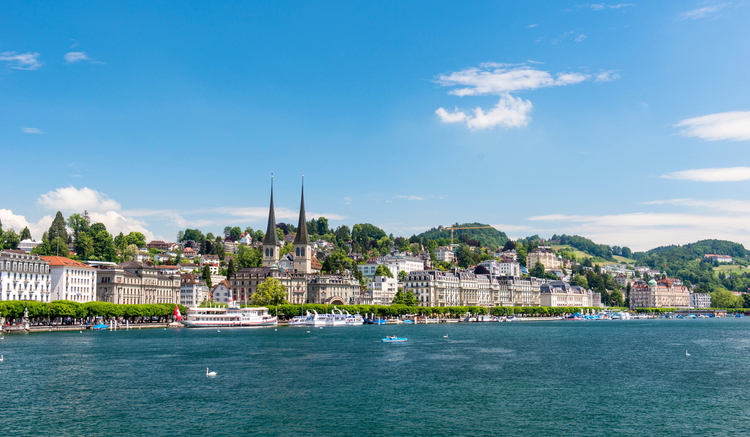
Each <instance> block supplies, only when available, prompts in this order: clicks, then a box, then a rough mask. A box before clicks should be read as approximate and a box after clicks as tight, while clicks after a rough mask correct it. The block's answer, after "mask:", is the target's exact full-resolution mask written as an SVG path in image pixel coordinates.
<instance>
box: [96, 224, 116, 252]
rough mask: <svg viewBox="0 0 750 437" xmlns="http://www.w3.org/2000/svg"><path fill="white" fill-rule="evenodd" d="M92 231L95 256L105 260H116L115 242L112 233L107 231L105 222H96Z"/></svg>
mask: <svg viewBox="0 0 750 437" xmlns="http://www.w3.org/2000/svg"><path fill="white" fill-rule="evenodd" d="M90 232H91V237H92V239H93V243H94V257H96V258H98V259H100V260H104V261H116V260H117V252H116V251H115V243H114V241H113V239H112V235H110V233H109V232H107V227H106V226H104V224H103V223H94V224H93V225H91V228H90Z"/></svg>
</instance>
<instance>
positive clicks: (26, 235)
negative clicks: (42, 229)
mask: <svg viewBox="0 0 750 437" xmlns="http://www.w3.org/2000/svg"><path fill="white" fill-rule="evenodd" d="M19 238H20V239H21V241H23V240H31V231H29V227H28V226H26V227H24V228H23V230H22V231H21V235H20V237H19Z"/></svg>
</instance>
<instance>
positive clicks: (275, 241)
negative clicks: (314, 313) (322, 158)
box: [229, 179, 360, 305]
mask: <svg viewBox="0 0 750 437" xmlns="http://www.w3.org/2000/svg"><path fill="white" fill-rule="evenodd" d="M303 181H304V179H303ZM292 246H293V247H292V251H291V253H290V254H288V255H286V257H287V258H291V259H292V268H289V269H284V268H280V261H281V258H282V256H281V247H282V243H281V242H280V241H279V237H278V235H277V233H276V212H275V210H274V198H273V179H271V202H270V206H269V209H268V226H267V227H266V234H265V236H264V238H263V246H262V251H263V264H262V267H248V268H243V269H240V270H238V271H237V273H236V274H235V275H234V276H232V277H231V278H230V280H229V282H230V285H231V294H232V299H233V300H235V301H238V302H240V303H242V304H244V303H249V302H250V301H251V300H252V295H253V293H254V292H255V291H257V289H258V285H260V284H261V283H262V282H263V281H265V280H266V278H269V277H273V278H276V279H278V280H279V281H280V282H281V283H282V285H284V287H286V292H287V300H288V301H289V303H293V304H303V303H323V304H333V305H352V304H356V303H358V302H359V299H360V286H359V281H357V280H356V279H355V278H354V277H352V276H351V275H321V274H317V273H316V272H315V271H314V270H313V266H312V263H313V245H312V244H311V243H310V237H309V235H308V233H307V217H306V216H305V186H304V182H303V184H302V195H301V198H300V207H299V221H298V222H297V235H296V236H295V237H294V242H293V243H292ZM316 262H317V261H316Z"/></svg>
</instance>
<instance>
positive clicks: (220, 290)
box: [211, 280, 232, 303]
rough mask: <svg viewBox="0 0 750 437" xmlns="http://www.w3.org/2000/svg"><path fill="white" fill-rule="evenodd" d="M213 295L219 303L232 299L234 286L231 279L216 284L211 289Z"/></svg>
mask: <svg viewBox="0 0 750 437" xmlns="http://www.w3.org/2000/svg"><path fill="white" fill-rule="evenodd" d="M211 297H212V299H213V300H215V301H216V302H219V303H229V301H230V300H232V287H231V286H230V284H229V281H227V280H223V281H221V282H219V283H218V284H216V285H215V286H214V288H213V289H212V290H211Z"/></svg>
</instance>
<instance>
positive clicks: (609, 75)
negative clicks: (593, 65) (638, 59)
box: [594, 70, 620, 83]
mask: <svg viewBox="0 0 750 437" xmlns="http://www.w3.org/2000/svg"><path fill="white" fill-rule="evenodd" d="M619 78H620V75H619V74H617V73H616V70H609V71H602V72H601V73H597V74H596V76H595V77H594V80H595V81H596V82H599V83H601V82H612V81H613V80H617V79H619Z"/></svg>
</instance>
